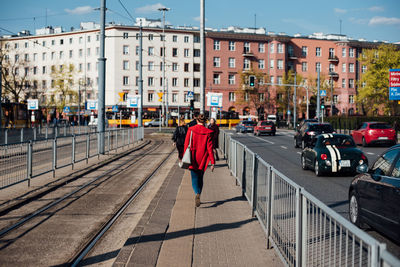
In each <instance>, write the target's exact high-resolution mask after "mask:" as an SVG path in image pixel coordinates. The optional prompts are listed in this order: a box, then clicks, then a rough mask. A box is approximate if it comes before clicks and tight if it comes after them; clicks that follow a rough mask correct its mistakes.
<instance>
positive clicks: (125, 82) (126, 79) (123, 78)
mask: <svg viewBox="0 0 400 267" xmlns="http://www.w3.org/2000/svg"><path fill="white" fill-rule="evenodd" d="M122 84H123V85H128V84H129V77H128V76H124V77H122Z"/></svg>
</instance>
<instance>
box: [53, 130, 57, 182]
mask: <svg viewBox="0 0 400 267" xmlns="http://www.w3.org/2000/svg"><path fill="white" fill-rule="evenodd" d="M56 169H57V138H54V140H53V178H54V177H56Z"/></svg>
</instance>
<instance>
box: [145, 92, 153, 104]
mask: <svg viewBox="0 0 400 267" xmlns="http://www.w3.org/2000/svg"><path fill="white" fill-rule="evenodd" d="M147 101H148V102H153V101H154V93H147Z"/></svg>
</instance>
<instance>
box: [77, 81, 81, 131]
mask: <svg viewBox="0 0 400 267" xmlns="http://www.w3.org/2000/svg"><path fill="white" fill-rule="evenodd" d="M78 126H79V127H80V126H81V80H80V79H79V80H78ZM79 129H80V128H79Z"/></svg>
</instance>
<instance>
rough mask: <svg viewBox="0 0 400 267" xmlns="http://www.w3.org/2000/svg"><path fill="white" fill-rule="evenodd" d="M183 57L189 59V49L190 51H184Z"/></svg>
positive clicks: (186, 49)
mask: <svg viewBox="0 0 400 267" xmlns="http://www.w3.org/2000/svg"><path fill="white" fill-rule="evenodd" d="M183 56H184V57H189V49H188V48H185V49H184V50H183Z"/></svg>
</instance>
